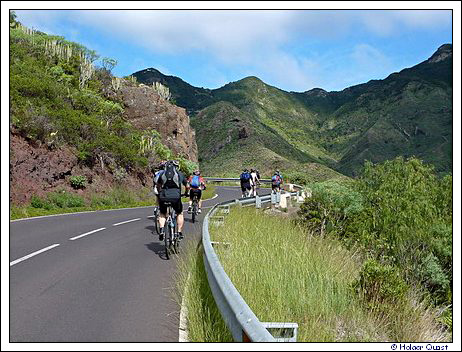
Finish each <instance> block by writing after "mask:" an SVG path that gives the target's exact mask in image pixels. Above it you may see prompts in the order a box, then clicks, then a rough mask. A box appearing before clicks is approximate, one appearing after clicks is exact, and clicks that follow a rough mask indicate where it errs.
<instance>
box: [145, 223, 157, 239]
mask: <svg viewBox="0 0 462 352" xmlns="http://www.w3.org/2000/svg"><path fill="white" fill-rule="evenodd" d="M145 229H146V230H150V231H151V234H153V235H155V236H157V232H156V227H155V226H154V225H152V226H146V227H145Z"/></svg>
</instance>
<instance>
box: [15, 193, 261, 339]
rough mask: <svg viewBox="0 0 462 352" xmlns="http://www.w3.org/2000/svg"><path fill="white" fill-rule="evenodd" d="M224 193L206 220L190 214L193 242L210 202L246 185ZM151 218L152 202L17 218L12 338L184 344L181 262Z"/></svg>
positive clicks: (188, 226)
mask: <svg viewBox="0 0 462 352" xmlns="http://www.w3.org/2000/svg"><path fill="white" fill-rule="evenodd" d="M267 192H268V190H262V192H261V193H262V194H263V193H267ZM217 194H218V197H217V198H216V199H213V200H208V201H204V204H203V207H204V209H203V214H202V215H201V216H200V217H199V222H196V223H195V224H192V223H191V222H190V220H189V219H190V216H189V215H188V214H187V213H186V215H185V227H184V229H183V232H184V234H185V237H186V239H185V241H196V242H197V241H200V233H201V226H202V221H201V220H202V217H203V216H204V213H206V210H207V209H205V208H206V207H211V206H212V205H213V204H215V203H219V202H223V201H225V200H229V199H233V198H236V197H239V196H240V190H239V189H238V188H235V187H217ZM185 210H186V209H185ZM151 215H152V207H146V208H135V209H123V210H111V211H98V212H89V213H76V214H67V215H59V216H50V217H42V218H33V219H27V220H26V219H25V220H20V221H12V222H10V342H176V341H178V324H179V312H180V307H179V305H178V303H177V302H176V300H175V296H174V295H175V293H174V290H175V283H174V280H173V278H172V276H173V275H174V272H175V270H176V261H175V260H166V258H165V255H164V246H163V243H161V242H160V241H159V240H158V236H157V234H155V235H154V234H153V232H154V231H155V230H154V226H153V221H152V219H151V218H150V216H151ZM183 245H184V243H183ZM180 255H181V254H180Z"/></svg>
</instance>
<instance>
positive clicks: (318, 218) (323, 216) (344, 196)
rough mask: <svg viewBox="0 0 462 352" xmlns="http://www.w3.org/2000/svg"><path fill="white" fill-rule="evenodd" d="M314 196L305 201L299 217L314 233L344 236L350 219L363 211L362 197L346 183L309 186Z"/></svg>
mask: <svg viewBox="0 0 462 352" xmlns="http://www.w3.org/2000/svg"><path fill="white" fill-rule="evenodd" d="M309 188H310V189H311V194H312V196H311V197H309V198H306V199H305V202H304V203H303V204H302V205H301V207H300V210H299V215H300V218H301V220H302V222H303V223H305V224H306V225H307V226H308V227H309V228H310V229H311V230H312V231H314V232H315V233H318V234H321V235H322V234H324V233H325V231H326V230H327V231H335V232H336V233H337V234H343V232H344V228H345V225H346V221H347V218H348V217H353V216H355V215H356V214H358V213H360V212H361V211H362V209H363V206H362V202H363V200H362V196H361V195H360V193H359V192H357V191H355V190H354V188H353V187H351V186H348V185H347V184H345V183H340V182H338V181H334V180H329V181H325V182H321V183H315V184H312V185H309Z"/></svg>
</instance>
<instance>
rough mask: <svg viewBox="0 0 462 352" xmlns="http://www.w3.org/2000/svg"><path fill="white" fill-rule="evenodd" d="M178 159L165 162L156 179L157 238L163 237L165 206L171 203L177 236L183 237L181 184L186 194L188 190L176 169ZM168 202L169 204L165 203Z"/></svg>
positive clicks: (186, 184) (181, 174)
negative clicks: (157, 195)
mask: <svg viewBox="0 0 462 352" xmlns="http://www.w3.org/2000/svg"><path fill="white" fill-rule="evenodd" d="M178 165H179V163H178V161H176V160H173V161H172V160H171V161H168V162H167V163H166V164H165V168H164V171H163V172H162V174H161V175H160V177H159V178H158V180H157V188H158V190H159V211H160V214H159V225H160V234H159V240H160V241H162V240H163V239H164V233H165V229H164V226H165V221H166V217H167V207H168V205H169V204H171V206H172V208H173V210H175V212H176V214H177V224H178V238H179V239H183V232H182V231H183V224H184V216H183V204H182V203H181V185H183V186H184V187H185V189H186V192H185V193H186V194H188V191H189V185H188V181H187V180H186V178H185V177H184V175H183V173H182V172H181V171H180V170H179V169H178ZM167 203H169V204H167Z"/></svg>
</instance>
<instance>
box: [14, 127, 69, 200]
mask: <svg viewBox="0 0 462 352" xmlns="http://www.w3.org/2000/svg"><path fill="white" fill-rule="evenodd" d="M76 165H77V157H76V156H75V155H74V154H73V153H72V152H71V150H70V149H68V148H62V149H59V150H53V151H51V150H48V148H47V147H45V146H34V145H32V144H31V143H28V142H27V141H26V140H25V139H24V138H22V137H20V136H19V135H16V134H11V135H10V201H11V202H13V203H14V204H22V203H25V202H27V201H28V200H29V199H30V197H31V196H32V195H34V194H35V195H39V196H41V195H43V194H44V193H45V192H46V191H48V190H50V189H52V188H54V187H56V186H59V185H62V184H65V181H64V179H65V177H66V176H68V175H71V174H72V170H73V169H74V168H75V167H76Z"/></svg>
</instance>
